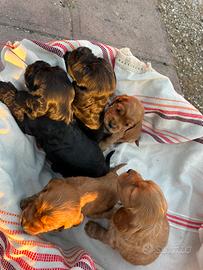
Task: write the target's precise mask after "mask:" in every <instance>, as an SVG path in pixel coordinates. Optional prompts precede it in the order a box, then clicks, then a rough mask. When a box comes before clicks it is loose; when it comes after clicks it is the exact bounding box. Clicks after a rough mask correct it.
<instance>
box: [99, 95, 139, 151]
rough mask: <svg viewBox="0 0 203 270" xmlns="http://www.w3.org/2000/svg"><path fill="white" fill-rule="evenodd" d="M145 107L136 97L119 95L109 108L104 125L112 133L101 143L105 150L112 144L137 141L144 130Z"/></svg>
mask: <svg viewBox="0 0 203 270" xmlns="http://www.w3.org/2000/svg"><path fill="white" fill-rule="evenodd" d="M143 117H144V107H143V105H142V103H141V102H140V101H139V100H138V99H137V98H135V97H132V96H127V95H122V96H117V97H116V98H115V99H114V100H113V101H112V103H111V104H110V105H109V107H108V108H107V110H106V112H105V115H104V126H105V128H106V130H107V131H108V132H109V133H110V135H109V136H107V137H106V138H105V139H103V140H102V141H101V142H100V143H99V145H100V148H101V149H102V150H105V149H106V148H107V147H109V146H110V145H111V144H114V143H122V142H137V141H138V140H139V138H140V134H141V130H142V121H143Z"/></svg>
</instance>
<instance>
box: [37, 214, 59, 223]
mask: <svg viewBox="0 0 203 270" xmlns="http://www.w3.org/2000/svg"><path fill="white" fill-rule="evenodd" d="M40 220H41V222H42V223H43V224H46V225H48V224H50V225H51V224H54V222H56V220H55V218H54V217H53V216H51V215H49V214H47V215H44V216H42V217H41V219H40Z"/></svg>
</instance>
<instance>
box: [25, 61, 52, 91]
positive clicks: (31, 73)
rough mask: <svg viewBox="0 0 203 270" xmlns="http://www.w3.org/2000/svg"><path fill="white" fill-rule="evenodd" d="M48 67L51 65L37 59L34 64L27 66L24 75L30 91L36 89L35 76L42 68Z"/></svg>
mask: <svg viewBox="0 0 203 270" xmlns="http://www.w3.org/2000/svg"><path fill="white" fill-rule="evenodd" d="M47 67H50V65H49V64H48V63H46V62H44V61H36V62H34V63H33V64H31V65H28V66H27V68H26V70H25V74H24V77H25V84H26V86H27V88H28V89H29V91H35V86H34V78H35V76H36V74H37V73H38V72H39V71H40V70H42V69H45V68H47Z"/></svg>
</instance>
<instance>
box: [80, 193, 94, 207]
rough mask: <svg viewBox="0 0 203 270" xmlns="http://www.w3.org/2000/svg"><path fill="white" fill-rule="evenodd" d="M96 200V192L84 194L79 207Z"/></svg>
mask: <svg viewBox="0 0 203 270" xmlns="http://www.w3.org/2000/svg"><path fill="white" fill-rule="evenodd" d="M96 198H97V193H96V192H90V193H86V194H84V195H83V196H82V197H81V199H80V207H81V208H82V207H83V206H85V205H86V204H87V203H90V202H92V201H94V200H96Z"/></svg>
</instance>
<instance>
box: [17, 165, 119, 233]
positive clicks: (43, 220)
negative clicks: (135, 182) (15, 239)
mask: <svg viewBox="0 0 203 270" xmlns="http://www.w3.org/2000/svg"><path fill="white" fill-rule="evenodd" d="M119 167H120V166H119ZM119 167H116V168H115V169H113V170H112V171H111V172H109V173H108V174H107V175H106V176H103V177H100V178H89V177H70V178H65V179H52V180H51V181H50V182H49V183H48V184H47V185H46V186H45V187H44V189H43V190H42V191H41V192H39V193H37V194H35V195H33V196H31V197H28V198H26V199H23V200H22V201H21V203H20V206H21V209H22V210H23V211H22V215H21V224H22V227H23V229H24V231H25V232H27V233H29V234H33V235H36V234H40V233H44V232H48V231H52V230H58V229H68V228H71V227H73V226H76V225H79V224H80V223H81V222H82V221H83V219H84V216H94V215H98V214H99V215H100V214H101V213H103V212H106V211H108V210H109V209H112V208H113V206H114V205H115V204H116V202H117V200H118V198H117V180H118V176H117V174H116V170H117V169H118V168H119Z"/></svg>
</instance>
